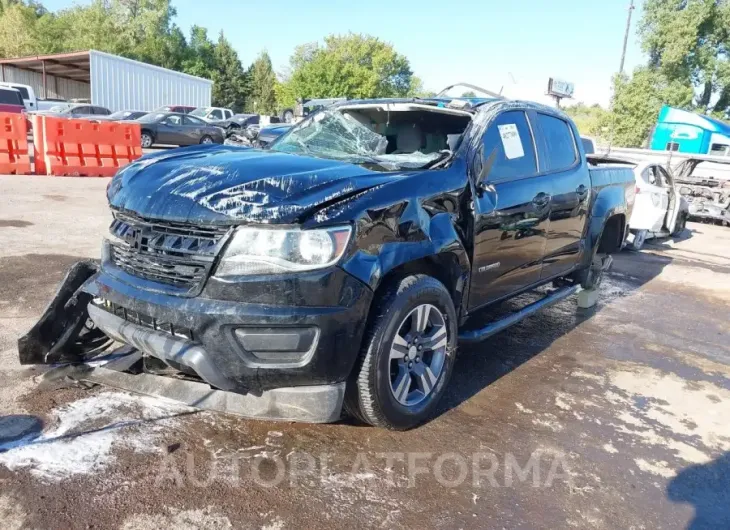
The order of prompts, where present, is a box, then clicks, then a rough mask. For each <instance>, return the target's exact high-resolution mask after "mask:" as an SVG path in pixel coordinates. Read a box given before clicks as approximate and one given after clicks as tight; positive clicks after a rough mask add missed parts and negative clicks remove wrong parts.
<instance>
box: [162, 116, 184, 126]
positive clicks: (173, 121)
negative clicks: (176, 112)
mask: <svg viewBox="0 0 730 530" xmlns="http://www.w3.org/2000/svg"><path fill="white" fill-rule="evenodd" d="M165 123H167V124H168V125H180V124H182V118H180V116H168V117H167V119H166V120H165Z"/></svg>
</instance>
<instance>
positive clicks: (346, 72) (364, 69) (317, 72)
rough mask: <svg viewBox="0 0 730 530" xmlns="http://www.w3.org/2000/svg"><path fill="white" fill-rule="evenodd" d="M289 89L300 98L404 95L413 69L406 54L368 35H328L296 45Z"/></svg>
mask: <svg viewBox="0 0 730 530" xmlns="http://www.w3.org/2000/svg"><path fill="white" fill-rule="evenodd" d="M290 63H291V70H292V73H291V79H290V80H289V83H291V90H292V92H293V93H294V94H296V95H297V97H301V98H314V97H317V98H334V97H350V98H373V97H392V96H405V95H407V94H408V92H409V90H410V87H411V78H412V75H413V73H412V72H411V69H410V64H409V63H408V59H406V58H405V56H403V55H400V54H399V53H397V52H396V51H395V50H394V49H393V47H392V46H391V45H390V44H388V43H386V42H383V41H381V40H380V39H377V38H375V37H372V36H369V35H360V34H353V33H350V34H348V35H344V36H343V35H330V36H328V37H326V38H325V40H324V46H323V47H322V46H320V45H319V44H316V43H310V44H305V45H303V46H299V47H297V48H296V49H295V51H294V54H293V55H292V57H291V60H290Z"/></svg>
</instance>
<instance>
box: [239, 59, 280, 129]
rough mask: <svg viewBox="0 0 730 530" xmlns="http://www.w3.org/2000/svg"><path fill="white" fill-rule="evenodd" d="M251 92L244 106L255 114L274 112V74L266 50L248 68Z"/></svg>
mask: <svg viewBox="0 0 730 530" xmlns="http://www.w3.org/2000/svg"><path fill="white" fill-rule="evenodd" d="M248 75H249V78H250V83H251V85H250V86H251V92H250V97H249V99H248V102H247V105H246V108H247V110H249V111H250V112H255V113H257V114H269V115H271V114H274V113H275V112H276V106H277V105H276V83H277V81H276V74H274V69H273V68H272V66H271V58H270V57H269V54H268V52H266V51H263V52H261V54H259V56H258V58H257V59H256V60H255V61H254V63H253V64H252V65H251V68H249V70H248Z"/></svg>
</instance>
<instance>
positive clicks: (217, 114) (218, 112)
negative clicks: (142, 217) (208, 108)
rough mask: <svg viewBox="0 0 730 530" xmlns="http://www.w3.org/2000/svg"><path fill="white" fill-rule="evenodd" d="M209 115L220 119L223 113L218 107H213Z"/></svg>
mask: <svg viewBox="0 0 730 530" xmlns="http://www.w3.org/2000/svg"><path fill="white" fill-rule="evenodd" d="M210 117H211V118H215V119H216V120H222V119H223V113H222V112H221V111H220V109H215V110H214V111H213V112H211V113H210Z"/></svg>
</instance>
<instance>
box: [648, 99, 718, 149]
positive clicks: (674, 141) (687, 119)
mask: <svg viewBox="0 0 730 530" xmlns="http://www.w3.org/2000/svg"><path fill="white" fill-rule="evenodd" d="M650 148H651V149H653V150H655V151H678V152H681V153H695V154H701V155H716V156H728V155H730V125H728V124H727V123H725V122H723V121H720V120H718V119H716V118H713V117H711V116H704V115H702V114H697V113H695V112H690V111H687V110H682V109H677V108H674V107H670V106H668V105H665V106H663V107H662V110H661V111H660V112H659V119H658V121H657V124H656V126H655V127H654V131H653V133H652V137H651V143H650Z"/></svg>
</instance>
